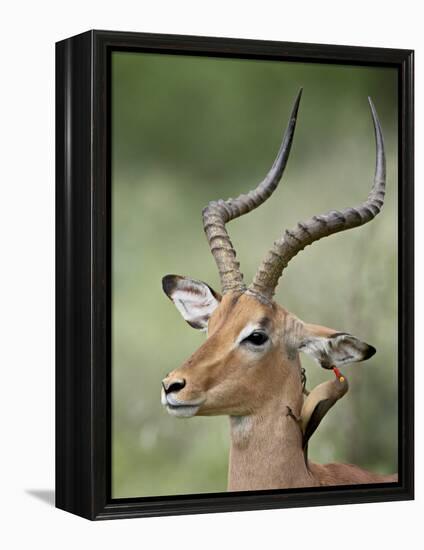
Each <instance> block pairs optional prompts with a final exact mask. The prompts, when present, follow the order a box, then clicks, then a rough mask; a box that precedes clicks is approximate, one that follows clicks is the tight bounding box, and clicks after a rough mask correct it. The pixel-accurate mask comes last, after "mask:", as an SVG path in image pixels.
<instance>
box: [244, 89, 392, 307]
mask: <svg viewBox="0 0 424 550" xmlns="http://www.w3.org/2000/svg"><path fill="white" fill-rule="evenodd" d="M368 102H369V104H370V107H371V115H372V120H373V123H374V132H375V143H376V164H375V175H374V184H373V186H372V189H371V192H370V193H369V195H368V198H367V200H366V201H365V202H364V203H362V204H360V205H359V206H357V207H355V208H353V207H351V208H345V209H344V210H340V211H339V210H332V211H330V212H328V213H326V214H322V215H320V216H313V217H312V218H310V219H309V220H306V221H304V222H299V223H298V224H297V225H296V227H295V228H294V229H292V230H287V231H285V233H284V235H283V237H282V238H281V239H279V240H278V241H276V242H275V243H274V245H273V247H272V248H271V250H270V251H269V252H268V254H267V255H266V256H265V258H264V260H263V262H262V264H261V265H260V267H259V269H258V271H257V273H256V275H255V278H254V280H253V282H252V284H251V285H250V286H249V289H248V290H249V292H251V293H253V294H258V295H261V296H264V297H265V298H267V299H272V297H273V296H274V293H275V289H276V287H277V284H278V280H279V278H280V277H281V275H282V273H283V271H284V269H285V268H286V267H287V264H288V263H289V261H290V260H291V259H292V258H293V257H294V256H296V254H297V253H298V252H300V251H301V250H303V249H304V248H305V246H307V245H309V244H312V243H313V242H315V241H318V240H319V239H322V238H323V237H328V236H329V235H332V234H334V233H339V232H340V231H346V230H347V229H353V228H354V227H358V226H360V225H364V224H365V223H368V222H369V221H371V220H372V219H374V218H375V216H377V214H379V212H380V211H381V209H382V207H383V204H384V195H385V188H386V160H385V154H384V142H383V133H382V130H381V126H380V122H379V120H378V116H377V111H376V109H375V107H374V104H373V102H372V100H371V98H370V97H369V98H368Z"/></svg>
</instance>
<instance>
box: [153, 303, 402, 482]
mask: <svg viewBox="0 0 424 550" xmlns="http://www.w3.org/2000/svg"><path fill="white" fill-rule="evenodd" d="M264 318H267V319H269V321H268V326H267V327H266V328H267V334H268V335H269V338H270V339H269V342H268V343H267V345H266V347H265V349H264V350H260V351H255V350H252V349H251V348H249V347H248V346H243V345H236V344H235V342H236V340H237V338H238V336H239V334H240V332H241V331H242V330H243V329H244V328H245V327H246V325H248V324H251V325H252V326H255V324H257V323H259V322H260V321H261V320H263V319H264ZM335 333H336V331H334V330H332V329H328V328H326V327H320V326H318V325H306V324H304V323H303V322H302V321H300V320H299V319H298V318H297V317H295V316H294V315H292V314H290V313H289V312H288V311H286V310H285V309H284V308H282V307H281V306H279V305H278V304H276V303H275V302H272V303H269V304H267V303H263V302H260V301H259V300H258V299H256V298H255V297H254V296H251V295H249V294H248V293H243V294H236V293H228V294H226V295H224V296H223V298H222V300H221V302H220V303H219V305H218V307H217V308H216V309H215V310H214V312H213V313H212V315H211V317H210V319H209V324H208V338H207V340H206V342H205V343H204V344H203V345H202V346H201V347H200V348H199V349H198V350H197V351H195V352H194V353H193V354H192V355H191V357H190V358H189V359H188V360H187V361H186V362H185V363H184V364H183V365H182V366H181V367H179V368H177V369H175V370H174V371H172V372H171V373H170V374H169V375H168V376H167V378H166V379H165V380H164V382H165V385H168V384H171V383H172V382H173V380H182V379H184V381H185V385H184V387H183V388H182V389H181V390H179V391H178V393H177V394H176V396H177V398H178V400H179V401H180V402H181V403H184V402H190V401H199V402H201V405H200V407H199V409H198V410H197V413H196V414H197V415H200V416H208V415H224V414H225V415H229V416H230V424H231V448H230V460H229V476H228V489H229V490H231V491H243V490H255V489H279V488H290V487H312V486H320V485H351V484H358V483H359V484H361V483H389V482H392V481H395V480H396V477H395V476H381V475H378V474H373V473H371V472H368V471H366V470H362V469H361V468H359V467H358V466H353V465H350V464H327V465H325V466H323V465H318V464H314V463H312V462H308V463H307V464H306V463H305V459H304V455H303V450H302V432H301V429H300V426H299V424H298V422H296V420H294V418H293V417H292V416H290V415H289V414H288V410H289V408H290V410H291V411H292V413H293V415H294V416H299V415H300V410H301V407H302V402H303V397H302V382H301V374H300V372H301V371H300V360H299V353H298V347H299V345H300V343H301V342H302V340H303V339H304V338H305V336H306V337H308V336H310V335H313V336H317V335H318V336H326V337H327V336H331V335H333V334H335Z"/></svg>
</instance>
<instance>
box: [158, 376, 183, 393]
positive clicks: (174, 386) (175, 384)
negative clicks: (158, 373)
mask: <svg viewBox="0 0 424 550" xmlns="http://www.w3.org/2000/svg"><path fill="white" fill-rule="evenodd" d="M185 385H186V381H185V379H184V378H181V379H180V380H169V381H167V380H163V381H162V386H163V389H164V390H165V393H171V392H178V391H180V390H182V389H183V388H184V386H185Z"/></svg>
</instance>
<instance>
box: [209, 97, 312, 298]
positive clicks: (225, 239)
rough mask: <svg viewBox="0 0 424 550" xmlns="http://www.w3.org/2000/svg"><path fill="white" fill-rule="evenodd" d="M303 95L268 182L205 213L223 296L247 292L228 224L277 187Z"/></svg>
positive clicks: (293, 112) (262, 200)
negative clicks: (231, 292) (233, 292)
mask: <svg viewBox="0 0 424 550" xmlns="http://www.w3.org/2000/svg"><path fill="white" fill-rule="evenodd" d="M301 95H302V89H300V91H299V93H298V95H297V97H296V100H295V102H294V105H293V108H292V112H291V115H290V120H289V123H288V126H287V129H286V131H285V133H284V137H283V141H282V143H281V146H280V149H279V151H278V155H277V158H276V159H275V161H274V164H273V165H272V168H271V170H270V171H269V172H268V174H267V176H266V177H265V179H264V180H262V181H261V182H260V183H259V185H258V186H257V187H256V188H255V189H253V190H252V191H249V193H247V194H242V195H240V196H239V197H237V198H236V199H231V198H230V199H228V200H226V201H224V200H218V201H212V202H210V203H209V204H208V205H207V206H206V208H204V210H203V212H202V215H203V228H204V231H205V233H206V237H207V239H208V243H209V246H210V249H211V252H212V255H213V257H214V258H215V262H216V265H217V266H218V271H219V276H220V279H221V287H222V292H223V294H225V293H227V292H229V291H234V290H235V291H237V290H239V291H244V290H245V289H246V287H245V285H244V282H243V275H242V273H241V272H240V264H239V262H238V261H237V259H236V251H235V250H234V247H233V245H232V243H231V240H230V237H229V235H228V233H227V230H226V228H225V224H227V223H228V222H230V221H231V220H234V219H235V218H238V217H239V216H242V215H243V214H247V213H249V212H251V211H252V210H254V209H255V208H257V207H258V206H260V205H261V204H262V203H263V202H265V201H266V200H267V199H268V198H269V197H270V196H271V195H272V193H273V192H274V191H275V189H276V188H277V185H278V183H279V182H280V179H281V177H282V175H283V172H284V168H285V167H286V164H287V160H288V157H289V154H290V148H291V145H292V141H293V135H294V130H295V126H296V117H297V112H298V109H299V103H300V98H301Z"/></svg>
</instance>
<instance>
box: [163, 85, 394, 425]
mask: <svg viewBox="0 0 424 550" xmlns="http://www.w3.org/2000/svg"><path fill="white" fill-rule="evenodd" d="M300 97H301V91H300V92H299V94H298V96H297V98H296V101H295V103H294V106H293V109H292V113H291V117H290V121H289V124H288V127H287V129H286V132H285V134H284V137H283V142H282V144H281V147H280V150H279V152H278V155H277V158H276V160H275V162H274V164H273V166H272V168H271V170H270V171H269V173H268V175H267V176H266V177H265V179H264V180H263V181H262V182H261V183H259V185H258V186H257V187H256V188H255V189H254V190H252V191H250V192H249V193H247V194H246V195H240V196H239V197H238V198H236V199H229V200H227V201H223V200H219V201H216V202H211V203H209V205H208V206H207V207H206V208H205V209H204V211H203V224H204V230H205V233H206V236H207V239H208V242H209V246H210V248H211V252H212V254H213V256H214V258H215V261H216V264H217V267H218V271H219V276H220V280H221V287H222V295H221V294H219V293H218V292H216V291H214V290H213V289H212V288H211V287H209V286H208V285H207V284H206V283H203V282H201V281H195V280H192V279H189V278H186V277H181V276H178V275H167V276H166V277H164V278H163V281H162V283H163V290H164V291H165V293H166V294H167V296H168V297H169V298H170V299H171V300H172V301H173V302H174V304H175V306H176V307H177V309H178V311H179V312H180V313H181V315H182V316H183V318H184V319H185V320H186V321H187V323H188V324H189V325H190V326H191V327H193V328H194V329H198V330H203V331H206V332H207V339H206V341H205V342H204V344H203V345H202V346H201V347H200V348H199V349H198V350H197V351H195V353H193V355H192V356H191V357H189V359H187V361H186V362H185V363H184V364H183V365H182V366H181V367H178V368H176V369H175V370H173V371H172V372H171V373H169V374H168V375H167V376H166V377H165V378H164V379H163V381H162V403H163V405H165V406H166V407H167V410H168V412H169V413H170V414H172V415H174V416H181V417H189V416H194V415H218V414H229V415H234V416H243V415H247V414H252V413H255V412H258V411H260V410H261V409H262V408H263V407H264V406H265V405H266V404H267V403H268V402H270V401H272V399H273V398H274V396H275V395H276V393H277V395H278V393H279V390H280V389H281V388H284V389H285V393H286V394H287V395H292V396H293V399H294V400H295V401H296V400H297V401H298V402H300V399H301V376H300V361H299V352H300V351H302V352H304V353H307V354H309V355H311V356H312V357H313V358H314V359H315V360H316V361H317V362H318V363H319V364H320V365H321V366H322V367H323V368H327V369H331V368H333V367H340V366H343V365H345V364H348V363H352V362H355V361H363V360H364V359H368V358H369V357H371V356H372V355H373V354H374V353H375V349H374V348H373V347H372V346H369V345H368V344H366V343H364V342H361V341H360V340H358V339H357V338H355V337H354V336H352V335H350V334H347V333H345V332H340V331H336V330H333V329H329V328H326V327H323V326H319V325H310V324H306V323H304V322H303V321H301V320H300V319H298V318H297V317H296V316H295V315H293V314H291V313H289V312H288V311H287V310H285V309H284V308H283V307H281V306H280V305H278V304H277V303H276V302H275V301H274V300H273V296H274V293H275V289H276V286H277V284H278V281H279V278H280V277H281V275H282V273H283V271H284V269H285V268H286V267H287V264H288V262H289V261H290V260H291V259H292V258H293V257H294V256H295V255H296V254H297V253H298V252H299V251H301V250H303V248H304V247H305V246H307V245H309V244H312V243H313V242H314V241H317V240H319V239H321V238H323V237H326V236H329V235H331V234H333V233H337V232H339V231H345V230H347V229H351V228H354V227H357V226H359V225H363V224H365V223H367V222H369V221H371V220H372V219H373V218H374V217H375V216H376V215H377V214H378V213H379V212H380V210H381V207H382V205H383V201H384V193H385V157H384V145H383V137H382V131H381V127H380V123H379V121H378V117H377V113H376V111H375V108H374V105H373V103H372V102H371V100H370V99H369V103H370V107H371V114H372V119H373V123H374V130H375V139H376V150H377V160H376V170H375V177H374V184H373V187H372V189H371V192H370V194H369V196H368V199H367V200H366V201H365V202H364V203H362V204H360V205H359V206H357V207H355V208H346V209H344V210H341V211H336V210H333V211H331V212H328V213H327V214H323V215H320V216H314V217H312V218H311V219H309V220H306V221H304V222H299V223H298V224H297V226H296V227H295V228H294V229H292V230H290V231H289V230H286V231H285V232H284V233H283V236H282V237H281V238H280V239H279V240H277V241H276V242H275V243H274V245H273V247H272V248H271V250H270V251H269V252H268V254H267V255H266V256H265V258H264V260H263V262H262V264H261V265H260V267H259V269H258V271H257V273H256V275H255V277H254V280H253V282H252V283H251V284H250V285H249V286H248V287H247V286H246V285H245V284H244V281H243V275H242V273H241V272H240V267H239V263H238V261H237V260H236V253H235V250H234V248H233V245H232V243H231V241H230V238H229V236H228V233H227V230H226V227H225V224H226V223H228V222H229V221H231V220H233V219H234V218H237V217H239V216H241V215H243V214H246V213H248V212H250V211H251V210H253V209H254V208H257V207H258V206H259V205H261V204H262V203H263V202H265V200H266V199H267V198H268V197H270V195H271V194H272V193H273V191H274V190H275V189H276V187H277V185H278V183H279V181H280V179H281V176H282V174H283V171H284V168H285V165H286V163H287V159H288V156H289V153H290V148H291V144H292V140H293V135H294V129H295V125H296V117H297V112H298V108H299V102H300Z"/></svg>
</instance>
